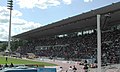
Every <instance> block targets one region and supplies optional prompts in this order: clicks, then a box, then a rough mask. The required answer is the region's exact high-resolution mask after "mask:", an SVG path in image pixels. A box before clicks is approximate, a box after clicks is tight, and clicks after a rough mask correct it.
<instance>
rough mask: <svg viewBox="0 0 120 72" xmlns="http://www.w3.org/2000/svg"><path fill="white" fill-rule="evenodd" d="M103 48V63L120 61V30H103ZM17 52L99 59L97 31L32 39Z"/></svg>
mask: <svg viewBox="0 0 120 72" xmlns="http://www.w3.org/2000/svg"><path fill="white" fill-rule="evenodd" d="M101 48H102V63H119V60H120V30H109V31H102V46H101ZM17 52H20V53H21V54H25V53H34V54H36V55H37V56H45V57H59V58H64V59H66V60H80V59H92V58H95V59H97V33H96V31H94V32H93V33H90V34H82V35H75V36H64V37H54V38H42V39H38V40H32V41H28V42H27V43H26V44H25V45H24V46H22V47H20V48H18V49H17Z"/></svg>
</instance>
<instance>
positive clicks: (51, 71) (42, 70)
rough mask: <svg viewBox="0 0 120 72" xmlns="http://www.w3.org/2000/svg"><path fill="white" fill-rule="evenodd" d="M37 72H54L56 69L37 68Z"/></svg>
mask: <svg viewBox="0 0 120 72" xmlns="http://www.w3.org/2000/svg"><path fill="white" fill-rule="evenodd" d="M37 72H56V68H38V71H37Z"/></svg>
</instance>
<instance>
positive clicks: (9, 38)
mask: <svg viewBox="0 0 120 72" xmlns="http://www.w3.org/2000/svg"><path fill="white" fill-rule="evenodd" d="M11 12H12V10H10V20H9V37H8V48H7V50H8V51H11V45H10V41H11V16H12V13H11Z"/></svg>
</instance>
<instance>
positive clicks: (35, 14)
mask: <svg viewBox="0 0 120 72" xmlns="http://www.w3.org/2000/svg"><path fill="white" fill-rule="evenodd" d="M116 2H120V0H13V10H12V22H11V35H12V36H14V35H17V34H20V33H23V32H26V31H29V30H32V29H35V28H38V27H41V26H45V25H48V24H51V23H54V22H57V21H60V20H62V19H66V18H69V17H72V16H76V15H79V14H82V13H85V12H88V11H91V10H94V9H97V8H100V7H104V6H107V5H110V4H112V3H116ZM8 29H9V10H8V9H7V0H0V41H7V40H8V34H9V30H8Z"/></svg>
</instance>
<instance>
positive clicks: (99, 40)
mask: <svg viewBox="0 0 120 72" xmlns="http://www.w3.org/2000/svg"><path fill="white" fill-rule="evenodd" d="M97 62H98V70H97V72H101V29H100V15H97Z"/></svg>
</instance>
